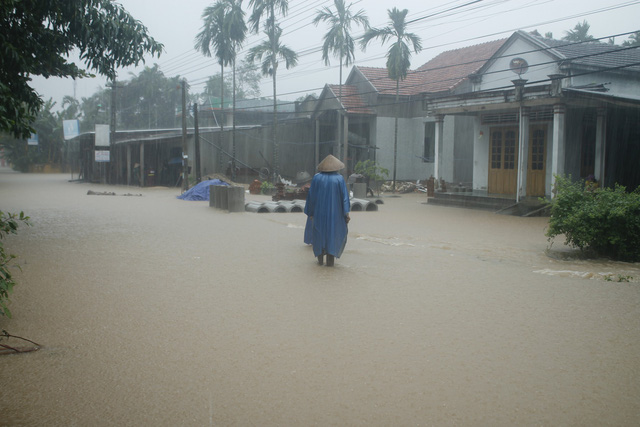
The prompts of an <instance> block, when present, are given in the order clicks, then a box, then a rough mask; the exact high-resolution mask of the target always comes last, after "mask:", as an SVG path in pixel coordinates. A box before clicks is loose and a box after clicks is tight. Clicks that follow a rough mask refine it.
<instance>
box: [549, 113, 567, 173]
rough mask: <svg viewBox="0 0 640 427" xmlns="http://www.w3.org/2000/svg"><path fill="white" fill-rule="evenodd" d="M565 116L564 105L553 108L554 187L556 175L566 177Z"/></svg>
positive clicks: (552, 170)
mask: <svg viewBox="0 0 640 427" xmlns="http://www.w3.org/2000/svg"><path fill="white" fill-rule="evenodd" d="M565 115H566V107H565V105H564V104H555V105H554V106H553V142H552V143H553V149H552V152H551V173H552V174H553V175H554V178H553V185H555V175H560V176H562V175H564V153H565V122H566V117H565Z"/></svg>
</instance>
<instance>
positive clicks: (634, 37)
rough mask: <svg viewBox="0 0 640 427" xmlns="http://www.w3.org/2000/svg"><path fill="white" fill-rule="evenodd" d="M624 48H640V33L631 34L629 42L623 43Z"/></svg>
mask: <svg viewBox="0 0 640 427" xmlns="http://www.w3.org/2000/svg"><path fill="white" fill-rule="evenodd" d="M622 46H632V47H633V46H640V31H636V32H635V33H633V34H631V35H630V36H629V40H625V41H624V42H622Z"/></svg>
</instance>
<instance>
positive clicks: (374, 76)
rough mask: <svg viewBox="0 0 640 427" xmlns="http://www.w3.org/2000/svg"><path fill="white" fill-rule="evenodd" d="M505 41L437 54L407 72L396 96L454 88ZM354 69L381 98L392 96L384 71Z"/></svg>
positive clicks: (391, 83) (392, 83)
mask: <svg viewBox="0 0 640 427" xmlns="http://www.w3.org/2000/svg"><path fill="white" fill-rule="evenodd" d="M506 40H507V39H501V40H495V41H491V42H487V43H481V44H477V45H474V46H468V47H463V48H460V49H454V50H449V51H446V52H443V53H441V54H440V55H438V56H436V57H435V58H433V59H432V60H431V61H429V62H427V63H426V64H424V65H422V66H421V67H420V68H418V69H417V70H414V71H409V72H408V73H407V78H406V79H404V80H402V81H401V82H400V91H399V93H400V95H404V96H408V95H417V94H420V93H437V92H443V91H447V90H452V89H455V88H456V87H457V86H458V85H459V84H460V83H462V82H463V81H464V80H465V79H466V78H467V77H469V75H470V74H473V73H475V72H476V71H478V69H479V68H480V67H482V66H483V65H484V64H485V62H487V60H488V59H489V58H491V56H492V55H493V54H494V53H495V52H496V51H497V50H498V49H499V48H500V46H502V45H503V44H504V42H505V41H506ZM357 69H358V70H359V71H360V72H361V73H362V74H363V75H364V77H365V78H366V79H367V80H369V82H370V83H371V84H372V85H373V86H374V87H375V88H376V90H377V91H378V93H380V94H383V95H395V93H396V81H395V80H392V79H390V78H389V76H388V73H387V69H386V68H373V67H357Z"/></svg>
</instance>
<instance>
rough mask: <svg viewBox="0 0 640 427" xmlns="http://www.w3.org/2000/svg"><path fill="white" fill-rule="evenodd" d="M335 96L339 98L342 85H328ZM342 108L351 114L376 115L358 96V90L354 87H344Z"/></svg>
mask: <svg viewBox="0 0 640 427" xmlns="http://www.w3.org/2000/svg"><path fill="white" fill-rule="evenodd" d="M327 86H328V87H329V90H330V91H331V92H332V93H333V95H334V96H335V97H336V98H338V94H339V93H340V85H327ZM341 99H342V107H343V108H344V109H345V110H346V111H347V113H351V114H375V112H374V111H373V110H372V109H371V108H369V106H368V105H367V103H366V102H365V101H364V99H362V97H361V96H360V95H359V94H358V89H357V88H356V87H355V86H352V85H342V98H341Z"/></svg>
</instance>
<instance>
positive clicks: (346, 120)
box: [342, 114, 349, 178]
mask: <svg viewBox="0 0 640 427" xmlns="http://www.w3.org/2000/svg"><path fill="white" fill-rule="evenodd" d="M343 123H344V125H343V126H342V129H343V130H342V146H343V147H344V155H343V157H342V161H343V162H344V166H345V168H344V177H345V178H347V177H348V176H349V158H348V157H349V116H347V115H346V114H345V115H344V122H343Z"/></svg>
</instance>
